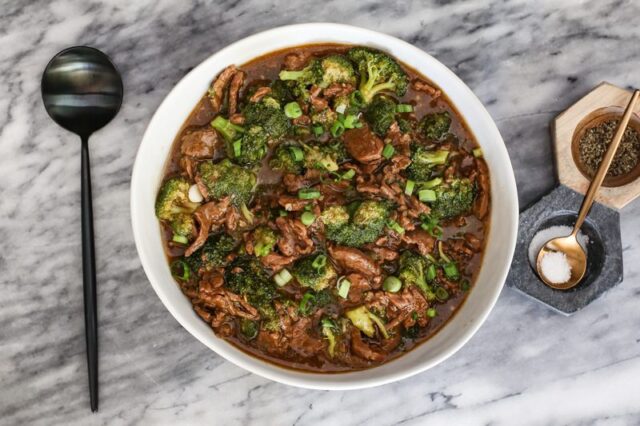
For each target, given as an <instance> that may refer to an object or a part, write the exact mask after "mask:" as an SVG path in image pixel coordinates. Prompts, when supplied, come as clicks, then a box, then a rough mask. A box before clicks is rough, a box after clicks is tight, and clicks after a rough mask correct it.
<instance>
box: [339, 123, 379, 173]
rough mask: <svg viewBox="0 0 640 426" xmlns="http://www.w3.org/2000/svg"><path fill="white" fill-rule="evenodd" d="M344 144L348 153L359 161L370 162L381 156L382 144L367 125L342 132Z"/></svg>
mask: <svg viewBox="0 0 640 426" xmlns="http://www.w3.org/2000/svg"><path fill="white" fill-rule="evenodd" d="M344 144H345V147H346V149H347V152H348V153H349V155H350V156H351V157H352V158H353V159H355V160H356V161H358V162H360V163H365V164H367V163H372V162H375V161H378V160H380V159H381V158H382V149H383V148H384V144H383V143H382V140H381V139H380V138H379V137H378V136H376V135H375V134H374V133H373V132H372V131H371V130H369V128H368V127H367V126H363V127H361V128H359V129H349V130H347V131H346V132H344Z"/></svg>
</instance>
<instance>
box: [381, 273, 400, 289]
mask: <svg viewBox="0 0 640 426" xmlns="http://www.w3.org/2000/svg"><path fill="white" fill-rule="evenodd" d="M382 288H383V289H384V291H388V292H389V293H397V292H399V291H400V289H401V288H402V281H400V279H399V278H397V277H394V276H393V275H389V276H388V277H387V278H385V279H384V282H383V283H382Z"/></svg>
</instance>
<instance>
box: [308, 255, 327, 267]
mask: <svg viewBox="0 0 640 426" xmlns="http://www.w3.org/2000/svg"><path fill="white" fill-rule="evenodd" d="M326 265H327V256H325V255H324V254H319V255H318V256H316V258H315V259H313V263H312V264H311V266H313V267H314V268H315V269H322V268H324V267H325V266H326Z"/></svg>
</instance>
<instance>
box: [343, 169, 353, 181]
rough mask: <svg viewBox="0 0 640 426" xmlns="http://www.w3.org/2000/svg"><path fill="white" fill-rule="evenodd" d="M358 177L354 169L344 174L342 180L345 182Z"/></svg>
mask: <svg viewBox="0 0 640 426" xmlns="http://www.w3.org/2000/svg"><path fill="white" fill-rule="evenodd" d="M355 175H356V171H355V170H353V169H349V170H347V171H346V172H344V173H343V174H342V179H344V180H351V179H353V177H354V176H355Z"/></svg>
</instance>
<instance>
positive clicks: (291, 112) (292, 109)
mask: <svg viewBox="0 0 640 426" xmlns="http://www.w3.org/2000/svg"><path fill="white" fill-rule="evenodd" d="M284 115H286V116H287V117H289V118H298V117H300V116H301V115H302V110H301V109H300V105H298V103H297V102H289V103H288V104H286V105H285V106H284Z"/></svg>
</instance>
